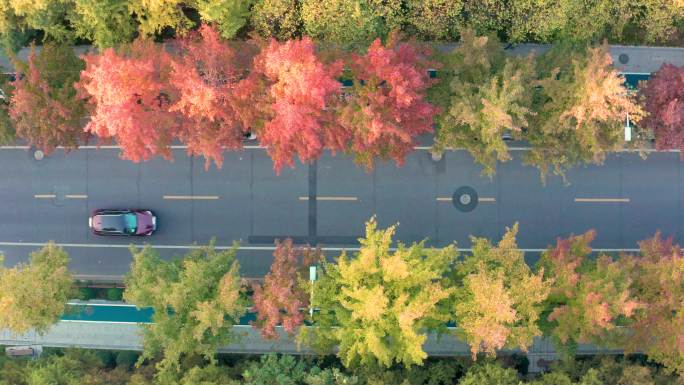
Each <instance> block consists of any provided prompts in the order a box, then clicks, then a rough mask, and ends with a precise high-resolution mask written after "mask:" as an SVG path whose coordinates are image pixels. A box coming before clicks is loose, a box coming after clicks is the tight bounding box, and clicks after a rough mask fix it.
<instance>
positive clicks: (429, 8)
mask: <svg viewBox="0 0 684 385" xmlns="http://www.w3.org/2000/svg"><path fill="white" fill-rule="evenodd" d="M407 6H408V14H407V17H406V21H407V23H408V24H409V31H411V30H415V31H416V32H417V33H418V34H420V36H421V37H422V38H423V39H425V40H456V38H457V37H458V34H459V29H460V26H461V24H462V22H461V17H460V16H461V11H462V10H463V2H462V1H461V0H423V1H409V2H408V4H407Z"/></svg>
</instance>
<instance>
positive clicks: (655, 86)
mask: <svg viewBox="0 0 684 385" xmlns="http://www.w3.org/2000/svg"><path fill="white" fill-rule="evenodd" d="M641 92H642V93H643V94H644V96H645V97H646V101H645V109H646V111H647V112H648V116H647V117H646V118H645V119H644V120H643V121H642V123H643V125H644V126H645V127H646V128H648V129H651V130H653V132H654V134H655V139H656V148H657V149H659V150H669V149H681V150H684V67H677V66H675V65H672V64H663V65H662V66H661V67H660V69H659V70H658V72H656V73H655V74H654V75H653V76H652V77H651V78H650V79H649V80H648V82H646V84H645V85H643V86H642V87H641ZM683 154H684V152H683Z"/></svg>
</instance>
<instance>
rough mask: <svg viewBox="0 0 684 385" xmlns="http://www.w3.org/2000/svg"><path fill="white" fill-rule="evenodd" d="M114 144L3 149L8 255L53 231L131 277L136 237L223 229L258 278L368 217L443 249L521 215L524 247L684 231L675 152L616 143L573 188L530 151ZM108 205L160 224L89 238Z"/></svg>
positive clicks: (174, 248)
mask: <svg viewBox="0 0 684 385" xmlns="http://www.w3.org/2000/svg"><path fill="white" fill-rule="evenodd" d="M118 152H119V151H118V150H117V149H100V150H95V149H80V150H76V151H73V152H71V153H69V154H65V153H64V152H63V151H61V150H58V151H57V152H56V153H54V154H53V155H51V156H49V157H47V158H45V159H44V160H42V161H36V160H34V159H33V157H32V156H31V154H30V153H29V152H27V151H26V150H22V149H2V150H0V178H2V180H3V181H4V182H3V183H2V185H0V201H1V202H3V204H2V205H0V250H1V251H2V253H3V254H4V255H5V257H6V263H7V264H8V265H13V264H15V263H17V262H18V261H24V260H26V258H27V254H28V252H29V251H31V250H33V249H35V248H37V246H38V244H40V243H43V242H46V241H48V240H54V241H56V242H58V243H61V244H67V245H68V246H67V247H66V248H67V250H68V251H69V253H70V255H71V257H72V268H73V269H74V270H75V271H76V272H77V273H79V274H83V275H121V274H124V273H125V272H126V271H127V269H128V266H129V264H130V261H131V257H130V253H129V251H128V250H127V245H128V244H130V243H131V242H132V243H136V244H142V243H143V242H151V243H152V244H153V245H159V246H160V247H161V248H160V253H161V254H162V255H163V256H165V257H171V256H173V255H182V254H183V253H184V252H185V251H186V249H185V247H186V246H187V245H190V244H192V243H193V242H199V243H200V244H201V243H206V242H208V241H209V240H210V239H211V238H212V237H214V238H215V239H216V243H217V245H219V246H226V247H227V246H230V245H231V243H232V241H233V240H239V241H241V245H242V246H243V247H245V249H243V250H240V253H239V258H240V262H241V265H242V272H243V275H245V276H248V277H256V276H261V275H263V274H264V273H265V272H266V271H267V270H268V266H269V264H270V260H271V250H270V249H271V248H272V244H273V240H274V238H279V237H284V236H291V237H294V238H295V240H297V241H298V242H310V243H319V244H322V245H324V246H330V247H338V248H339V247H353V246H354V245H355V240H356V238H358V237H359V236H360V235H361V234H362V232H363V226H364V221H366V220H367V219H368V218H370V217H371V216H372V215H377V218H378V221H379V223H380V224H381V225H382V226H387V225H390V224H393V223H397V222H398V223H400V226H399V228H398V231H397V239H399V240H402V241H404V242H413V241H418V240H421V239H423V238H426V237H427V238H428V239H429V244H431V245H437V246H444V245H447V244H449V243H451V242H454V241H455V242H457V243H458V245H459V246H461V247H468V246H469V240H468V236H469V235H470V234H473V235H477V236H484V237H489V238H494V239H496V238H498V237H500V236H501V234H502V232H503V231H504V228H505V227H506V226H510V225H512V224H513V223H515V222H519V223H520V233H519V237H518V240H519V244H520V246H521V247H522V248H528V249H540V248H545V247H546V246H547V245H548V244H550V243H552V242H553V241H554V239H555V238H556V237H557V236H565V235H568V234H570V233H579V232H583V231H586V230H587V229H589V228H595V229H596V230H597V231H598V237H597V239H596V241H595V242H594V247H596V248H608V249H614V248H620V249H622V248H635V247H637V245H636V242H637V241H638V240H641V239H644V238H646V237H648V236H650V235H652V234H653V233H654V232H655V230H657V229H660V230H662V231H663V233H664V234H671V235H674V236H675V238H676V239H679V240H681V239H684V232H683V229H682V225H681V223H682V215H683V214H684V212H683V211H682V200H683V197H682V194H681V190H682V183H683V180H682V176H681V161H680V159H679V154H677V153H654V154H651V155H650V156H649V157H648V159H647V160H642V159H641V158H639V156H638V155H636V154H632V153H621V154H616V155H614V156H611V157H610V158H609V159H608V160H607V161H606V164H605V165H604V166H599V167H586V168H584V167H580V168H576V169H574V170H572V171H570V172H569V173H568V175H567V177H568V180H569V182H570V184H569V185H564V184H563V182H562V181H561V180H560V179H559V178H554V177H552V178H550V179H549V180H548V182H547V184H546V185H542V183H541V182H540V179H539V174H538V172H537V171H536V169H534V168H531V167H527V166H523V165H521V163H520V156H521V154H522V152H521V151H514V152H513V155H514V160H513V161H511V162H508V163H505V164H503V165H501V166H500V167H499V170H498V173H497V175H496V176H495V177H494V178H493V179H489V178H487V177H482V176H481V175H480V170H481V168H480V167H479V166H477V165H474V164H473V161H472V159H471V157H470V156H469V155H468V154H467V153H466V152H464V151H455V152H448V153H446V155H445V156H444V158H443V159H442V160H441V161H439V162H434V161H433V160H432V159H431V158H430V155H429V153H428V152H427V151H425V150H418V151H416V152H415V153H414V154H413V155H411V156H410V157H409V158H408V159H407V161H406V164H405V165H404V166H403V167H401V168H398V167H396V166H395V165H394V164H393V163H381V164H378V165H377V167H376V169H375V170H374V171H373V172H370V173H367V172H365V171H364V170H363V169H361V168H358V167H356V166H355V165H354V164H353V163H352V162H351V161H350V160H349V159H348V158H346V157H342V156H337V157H332V156H324V157H323V158H322V159H321V160H320V161H319V162H318V164H317V165H315V166H308V165H298V166H297V167H296V168H295V169H284V170H283V172H282V174H281V175H280V176H276V175H275V174H274V172H273V170H272V163H271V161H270V159H269V158H268V156H267V155H266V153H265V152H264V150H262V149H248V150H245V151H243V152H240V153H227V154H226V159H225V162H224V166H223V168H222V169H221V170H217V169H216V168H215V167H211V168H210V169H209V170H208V171H205V169H204V161H203V159H201V158H191V157H188V156H186V155H185V153H184V150H182V149H176V150H174V157H175V160H174V161H173V162H167V161H165V160H163V159H155V160H152V161H149V162H146V163H141V164H134V163H131V162H128V161H124V160H120V159H118ZM461 186H470V187H472V188H473V189H474V190H476V191H477V194H478V195H479V203H478V205H477V207H476V208H475V209H474V210H473V211H471V212H461V211H459V210H457V209H456V208H455V207H454V205H453V204H452V202H451V196H452V194H453V192H454V191H455V190H456V189H457V188H459V187H461ZM103 207H139V208H149V209H152V210H154V211H155V212H156V213H157V214H158V216H159V231H158V232H157V233H156V234H155V235H153V236H151V237H149V238H144V239H139V238H135V239H131V238H117V237H96V236H94V235H91V234H90V233H89V231H88V228H87V218H88V215H89V213H90V212H91V211H92V210H94V209H97V208H103ZM338 253H339V251H329V252H328V253H327V255H328V256H332V255H336V254H338ZM532 257H533V256H532Z"/></svg>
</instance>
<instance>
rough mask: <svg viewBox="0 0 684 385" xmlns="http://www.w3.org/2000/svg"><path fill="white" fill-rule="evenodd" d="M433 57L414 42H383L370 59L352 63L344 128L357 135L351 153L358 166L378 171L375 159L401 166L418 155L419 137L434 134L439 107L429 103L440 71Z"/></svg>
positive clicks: (375, 46) (343, 109) (342, 118)
mask: <svg viewBox="0 0 684 385" xmlns="http://www.w3.org/2000/svg"><path fill="white" fill-rule="evenodd" d="M428 54H429V52H428V51H426V50H421V49H419V47H417V46H416V45H414V44H412V43H399V42H397V41H396V38H394V37H393V38H391V39H390V42H389V43H388V44H387V46H383V45H382V43H381V42H380V40H379V39H377V40H375V41H374V42H373V43H372V44H371V46H370V47H369V48H368V52H367V53H366V54H365V55H362V56H360V55H355V56H354V57H353V59H352V61H351V63H350V67H351V70H352V74H353V77H354V79H356V80H355V82H354V87H353V89H352V91H351V92H350V93H349V95H348V96H347V97H346V98H345V99H346V103H345V105H344V106H342V107H341V109H340V114H339V123H340V125H341V126H342V127H343V128H344V131H348V132H349V133H350V135H351V138H352V139H351V143H350V145H349V148H348V149H349V150H350V151H351V153H352V154H354V156H355V158H356V161H357V162H358V163H360V164H362V165H364V166H366V167H367V168H372V166H373V161H374V158H375V157H381V158H391V159H394V160H395V161H396V162H397V164H399V165H401V164H402V163H403V161H404V158H405V156H406V154H408V153H409V152H411V151H413V146H414V145H415V144H416V136H418V135H420V134H423V133H428V132H432V125H433V116H434V115H435V114H436V113H437V108H436V107H435V106H433V105H432V104H430V103H428V102H427V101H426V93H427V88H428V86H429V85H430V84H431V82H430V79H429V76H428V73H427V70H428V69H429V68H431V67H434V63H431V62H430V61H429V60H428V59H427V57H428Z"/></svg>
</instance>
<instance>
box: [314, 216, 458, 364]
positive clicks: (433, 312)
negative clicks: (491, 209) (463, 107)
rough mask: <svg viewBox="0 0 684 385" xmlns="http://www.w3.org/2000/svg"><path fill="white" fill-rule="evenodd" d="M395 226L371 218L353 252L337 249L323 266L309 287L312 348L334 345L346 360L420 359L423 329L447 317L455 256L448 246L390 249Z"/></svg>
mask: <svg viewBox="0 0 684 385" xmlns="http://www.w3.org/2000/svg"><path fill="white" fill-rule="evenodd" d="M394 232H395V227H394V226H392V227H390V228H388V229H386V230H378V229H377V223H376V221H375V219H371V220H370V221H369V222H368V223H367V224H366V236H365V238H362V239H360V242H361V247H360V250H359V252H358V253H356V255H355V256H354V257H348V256H347V255H346V253H343V254H342V255H341V256H340V257H339V259H338V262H337V264H335V265H334V264H325V265H324V269H323V274H322V277H321V278H320V280H319V281H317V282H316V284H315V287H314V298H313V306H314V307H315V308H318V309H320V313H316V314H314V317H313V321H314V324H315V325H316V326H317V327H316V328H311V329H309V330H310V333H312V335H308V336H307V335H306V334H305V335H304V337H313V340H314V341H313V345H314V346H316V347H322V346H326V345H327V347H331V346H332V345H336V344H337V345H339V353H338V356H339V357H340V359H341V360H342V363H343V364H344V365H345V366H353V365H356V364H361V365H371V366H372V365H375V364H379V365H381V366H391V365H392V364H393V363H395V362H397V363H403V364H405V365H411V364H420V363H421V362H422V361H423V360H424V359H425V357H426V356H427V355H426V353H425V352H424V351H423V349H422V346H423V343H424V342H425V340H426V339H427V334H426V331H428V330H430V329H432V328H436V327H437V326H438V325H443V324H444V323H445V322H446V320H447V319H448V314H447V312H446V311H445V306H442V304H443V303H445V301H446V300H447V299H448V297H449V295H450V294H451V289H449V288H447V287H446V286H445V285H444V283H443V282H442V281H443V278H444V275H445V273H446V272H447V270H448V269H449V268H450V266H451V264H452V263H453V261H454V259H455V257H456V251H455V250H454V248H453V247H447V248H444V249H439V250H434V249H426V248H425V247H424V245H423V243H418V244H413V245H411V246H409V247H406V246H404V245H403V244H399V245H398V247H397V250H396V251H391V250H390V246H391V244H392V236H393V235H394Z"/></svg>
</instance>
